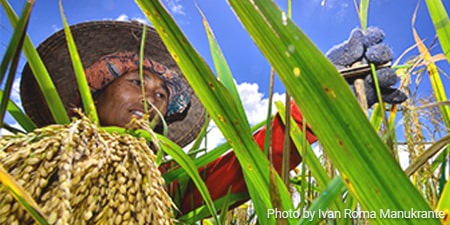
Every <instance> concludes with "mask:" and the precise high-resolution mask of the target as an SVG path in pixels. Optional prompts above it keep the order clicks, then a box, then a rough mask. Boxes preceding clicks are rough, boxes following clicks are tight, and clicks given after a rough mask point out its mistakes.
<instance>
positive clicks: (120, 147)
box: [0, 116, 173, 224]
mask: <svg viewBox="0 0 450 225" xmlns="http://www.w3.org/2000/svg"><path fill="white" fill-rule="evenodd" d="M155 158H156V157H155V155H154V153H153V151H152V150H151V149H150V148H149V146H148V145H147V143H146V141H145V140H144V139H139V138H135V137H133V136H131V135H127V134H125V135H117V134H110V133H108V132H106V131H103V130H100V129H98V128H97V127H96V126H95V125H93V124H92V123H91V122H90V121H89V120H88V119H87V118H86V117H84V116H82V118H81V119H75V120H74V121H73V122H72V123H71V124H69V125H50V126H47V127H44V128H39V129H36V130H35V131H34V132H30V133H28V134H17V135H13V136H4V137H2V138H1V139H0V164H1V165H3V166H4V167H5V169H6V170H8V172H9V173H10V174H11V175H12V176H13V177H14V178H15V179H16V180H17V181H18V182H19V183H20V184H21V185H23V187H24V188H25V190H27V191H28V192H29V193H30V194H31V196H32V197H33V198H34V199H35V201H36V202H37V203H38V205H39V206H40V207H41V209H42V211H43V212H44V214H45V216H46V219H47V220H48V222H49V223H50V224H173V213H172V201H171V199H170V197H169V196H168V194H167V192H166V191H165V186H164V180H163V178H162V177H161V174H160V172H159V170H158V168H157V166H156V164H155V163H154V162H155ZM14 223H16V224H33V223H34V220H33V219H32V218H31V216H30V215H28V213H27V212H26V211H25V210H24V209H23V208H22V207H21V206H20V205H19V203H18V202H17V201H16V200H15V199H14V198H13V197H12V196H11V195H10V194H9V192H8V190H6V188H5V187H4V186H2V185H1V184H0V224H14Z"/></svg>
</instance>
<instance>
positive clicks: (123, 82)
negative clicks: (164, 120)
mask: <svg viewBox="0 0 450 225" xmlns="http://www.w3.org/2000/svg"><path fill="white" fill-rule="evenodd" d="M144 88H145V101H147V102H151V103H152V104H153V105H154V106H155V107H157V108H158V110H159V111H160V112H161V114H162V115H165V113H166V112H167V106H168V102H169V92H168V89H167V87H166V85H165V84H164V81H163V80H162V79H161V78H160V77H159V76H158V75H156V74H153V73H151V72H149V71H144ZM147 106H148V110H149V112H150V120H151V119H153V118H154V117H155V115H157V113H156V111H155V110H154V109H152V107H151V105H150V104H147ZM96 107H97V113H98V116H99V118H100V123H101V125H103V126H119V127H124V126H125V125H126V124H128V123H129V122H130V121H131V118H132V116H136V117H137V118H142V116H143V115H144V102H143V99H142V89H141V80H140V79H139V72H138V71H131V72H128V73H125V74H123V75H122V76H120V77H118V78H117V79H116V80H114V81H113V82H112V83H111V84H109V85H108V86H107V87H106V88H105V89H104V90H103V92H102V93H101V94H100V95H99V96H98V97H97V98H96Z"/></svg>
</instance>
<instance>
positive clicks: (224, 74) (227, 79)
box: [196, 5, 248, 124]
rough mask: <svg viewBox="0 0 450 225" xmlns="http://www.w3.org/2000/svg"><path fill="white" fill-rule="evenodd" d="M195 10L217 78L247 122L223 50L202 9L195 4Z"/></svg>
mask: <svg viewBox="0 0 450 225" xmlns="http://www.w3.org/2000/svg"><path fill="white" fill-rule="evenodd" d="M196 7H197V11H198V12H199V13H200V16H201V17H202V21H203V26H204V27H205V31H206V35H207V37H208V42H209V49H210V51H211V56H212V58H213V61H214V66H215V68H216V72H217V78H218V79H219V80H220V82H222V84H223V85H224V86H225V87H226V88H227V89H228V91H229V92H230V94H231V96H232V97H233V99H234V102H235V103H236V107H237V112H238V113H240V114H241V117H242V118H244V119H245V120H246V122H247V124H248V120H247V116H246V114H245V110H244V106H243V104H242V101H241V96H240V95H239V92H238V90H237V88H236V84H235V82H234V79H233V75H232V74H231V70H230V67H229V66H228V64H227V61H226V60H225V57H224V55H223V52H222V50H221V48H220V46H219V43H218V42H217V39H216V38H215V36H214V33H213V30H212V29H211V26H210V25H209V23H208V20H207V19H206V16H205V15H204V14H203V12H202V10H201V9H200V8H199V6H198V5H196Z"/></svg>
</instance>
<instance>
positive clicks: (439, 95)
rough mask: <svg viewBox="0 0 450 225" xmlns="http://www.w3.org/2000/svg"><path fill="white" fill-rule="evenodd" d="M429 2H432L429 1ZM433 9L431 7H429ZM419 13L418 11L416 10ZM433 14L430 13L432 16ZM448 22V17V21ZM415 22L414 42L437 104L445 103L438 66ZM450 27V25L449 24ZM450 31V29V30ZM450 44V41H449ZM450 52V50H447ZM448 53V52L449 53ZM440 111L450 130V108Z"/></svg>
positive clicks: (441, 107) (440, 108) (442, 108)
mask: <svg viewBox="0 0 450 225" xmlns="http://www.w3.org/2000/svg"><path fill="white" fill-rule="evenodd" d="M428 2H431V1H429V0H428V1H427V4H428ZM430 5H432V6H435V5H434V4H431V3H430ZM429 7H431V6H429ZM416 11H417V9H416ZM431 13H433V12H430V14H431ZM415 14H416V12H415V13H414V15H415ZM446 21H447V22H448V17H447V20H446ZM414 22H415V16H414V17H413V21H412V24H413V28H412V30H413V37H414V40H415V42H416V44H417V48H418V50H419V52H420V54H421V55H422V56H423V59H424V61H425V63H426V68H427V72H428V75H429V77H430V82H431V87H432V89H433V92H434V95H435V98H436V101H437V102H445V101H447V96H446V94H445V89H444V85H443V83H442V80H441V76H440V75H439V71H438V69H437V66H436V64H435V63H434V62H433V61H432V60H431V58H432V56H431V54H430V52H429V51H428V48H427V47H426V46H425V44H424V43H423V41H422V40H421V39H420V37H419V34H418V33H417V30H416V29H415V28H414ZM448 25H449V26H450V24H448ZM438 28H439V27H437V28H436V29H438ZM449 29H450V28H449ZM447 41H449V42H450V40H447ZM447 51H449V50H447ZM447 53H448V52H447ZM439 110H440V111H441V113H442V119H443V120H444V122H445V124H446V125H447V128H450V108H449V107H445V106H440V107H439Z"/></svg>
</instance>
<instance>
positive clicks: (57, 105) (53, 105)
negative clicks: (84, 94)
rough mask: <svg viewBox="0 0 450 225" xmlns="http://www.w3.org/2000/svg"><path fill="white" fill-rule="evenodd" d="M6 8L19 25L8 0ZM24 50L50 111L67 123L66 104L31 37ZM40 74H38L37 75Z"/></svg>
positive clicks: (3, 1)
mask: <svg viewBox="0 0 450 225" xmlns="http://www.w3.org/2000/svg"><path fill="white" fill-rule="evenodd" d="M0 3H1V4H2V6H3V9H4V10H5V13H6V15H7V16H8V18H9V20H10V23H11V25H12V27H14V28H15V27H16V26H17V21H18V18H17V15H16V13H15V12H14V10H13V9H12V8H11V6H10V5H9V3H8V1H6V0H2V1H1V2H0ZM23 51H24V54H25V57H26V58H27V59H28V63H29V65H30V68H31V70H32V71H33V74H35V78H36V81H37V83H38V85H39V87H40V89H41V90H45V91H43V92H42V93H43V95H44V98H45V100H46V101H47V103H48V106H49V109H50V112H51V114H52V116H53V118H54V119H55V121H56V123H60V124H67V123H69V122H70V119H69V116H68V115H67V112H66V109H65V108H64V104H63V103H62V101H61V98H60V97H59V94H58V92H57V91H56V88H55V85H54V84H53V81H52V80H51V78H50V75H49V74H48V71H47V69H46V68H45V65H44V63H43V62H42V60H41V58H40V57H39V54H38V52H37V50H36V48H35V47H34V46H33V43H32V42H31V40H30V38H29V37H28V36H27V37H25V42H24V46H23ZM37 74H38V75H37Z"/></svg>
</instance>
